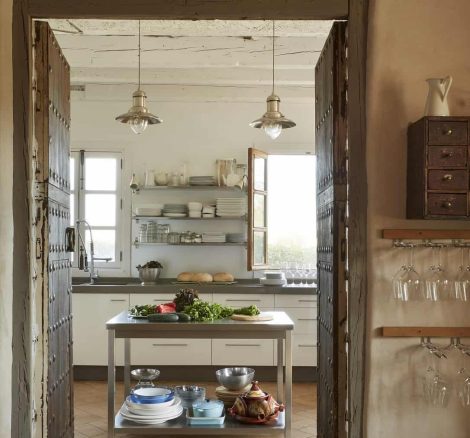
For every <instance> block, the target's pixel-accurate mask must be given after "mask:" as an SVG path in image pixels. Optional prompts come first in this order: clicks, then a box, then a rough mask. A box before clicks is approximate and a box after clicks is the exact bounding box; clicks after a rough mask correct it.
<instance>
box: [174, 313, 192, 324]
mask: <svg viewBox="0 0 470 438" xmlns="http://www.w3.org/2000/svg"><path fill="white" fill-rule="evenodd" d="M177 315H178V321H179V322H189V321H191V317H190V316H189V315H186V313H182V312H178V313H177Z"/></svg>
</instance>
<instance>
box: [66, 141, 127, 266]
mask: <svg viewBox="0 0 470 438" xmlns="http://www.w3.org/2000/svg"><path fill="white" fill-rule="evenodd" d="M87 157H92V158H114V159H116V189H115V190H86V189H85V181H86V175H85V159H86V158H87ZM70 158H73V159H74V181H73V184H74V185H73V188H74V190H71V191H70V192H71V194H73V195H74V218H73V226H74V227H76V221H77V220H78V219H80V220H83V219H84V215H85V195H86V194H115V196H116V210H115V214H116V217H115V225H114V226H93V225H92V226H91V228H92V232H93V231H94V230H114V231H115V241H114V261H111V262H104V261H96V262H95V267H96V268H97V269H99V270H100V271H103V270H109V271H110V272H109V274H113V275H114V274H115V273H117V272H119V273H123V268H124V257H123V254H124V236H123V228H124V217H123V198H122V181H123V174H124V172H123V154H122V152H121V151H116V150H113V151H103V150H90V149H88V150H85V149H73V150H71V152H70ZM86 231H87V228H86V227H85V226H84V225H83V224H81V225H80V233H81V235H82V236H83V238H84V239H85V235H86ZM78 247H79V239H78V236H77V239H76V248H75V254H78ZM89 252H90V251H89V247H88V248H87V254H88V257H90V255H89ZM88 263H90V261H88ZM72 268H74V272H73V273H74V275H75V274H76V275H83V274H82V271H79V270H78V257H74V260H73V264H72ZM116 271H117V272H116ZM86 275H88V274H87V273H86Z"/></svg>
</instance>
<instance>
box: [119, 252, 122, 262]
mask: <svg viewBox="0 0 470 438" xmlns="http://www.w3.org/2000/svg"><path fill="white" fill-rule="evenodd" d="M119 261H120V262H122V251H119Z"/></svg>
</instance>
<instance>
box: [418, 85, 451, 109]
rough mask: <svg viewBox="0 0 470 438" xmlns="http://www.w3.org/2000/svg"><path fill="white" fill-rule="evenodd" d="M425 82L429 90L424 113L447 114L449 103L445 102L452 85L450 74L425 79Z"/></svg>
mask: <svg viewBox="0 0 470 438" xmlns="http://www.w3.org/2000/svg"><path fill="white" fill-rule="evenodd" d="M426 82H427V83H428V86H429V91H428V97H427V99H426V106H425V108H424V115H425V116H448V115H449V105H448V104H447V95H448V94H449V89H450V86H451V85H452V76H447V77H446V78H431V79H426Z"/></svg>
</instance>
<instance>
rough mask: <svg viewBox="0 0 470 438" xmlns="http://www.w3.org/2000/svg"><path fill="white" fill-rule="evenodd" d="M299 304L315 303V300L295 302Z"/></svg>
mask: <svg viewBox="0 0 470 438" xmlns="http://www.w3.org/2000/svg"><path fill="white" fill-rule="evenodd" d="M297 302H299V303H316V302H317V300H297Z"/></svg>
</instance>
